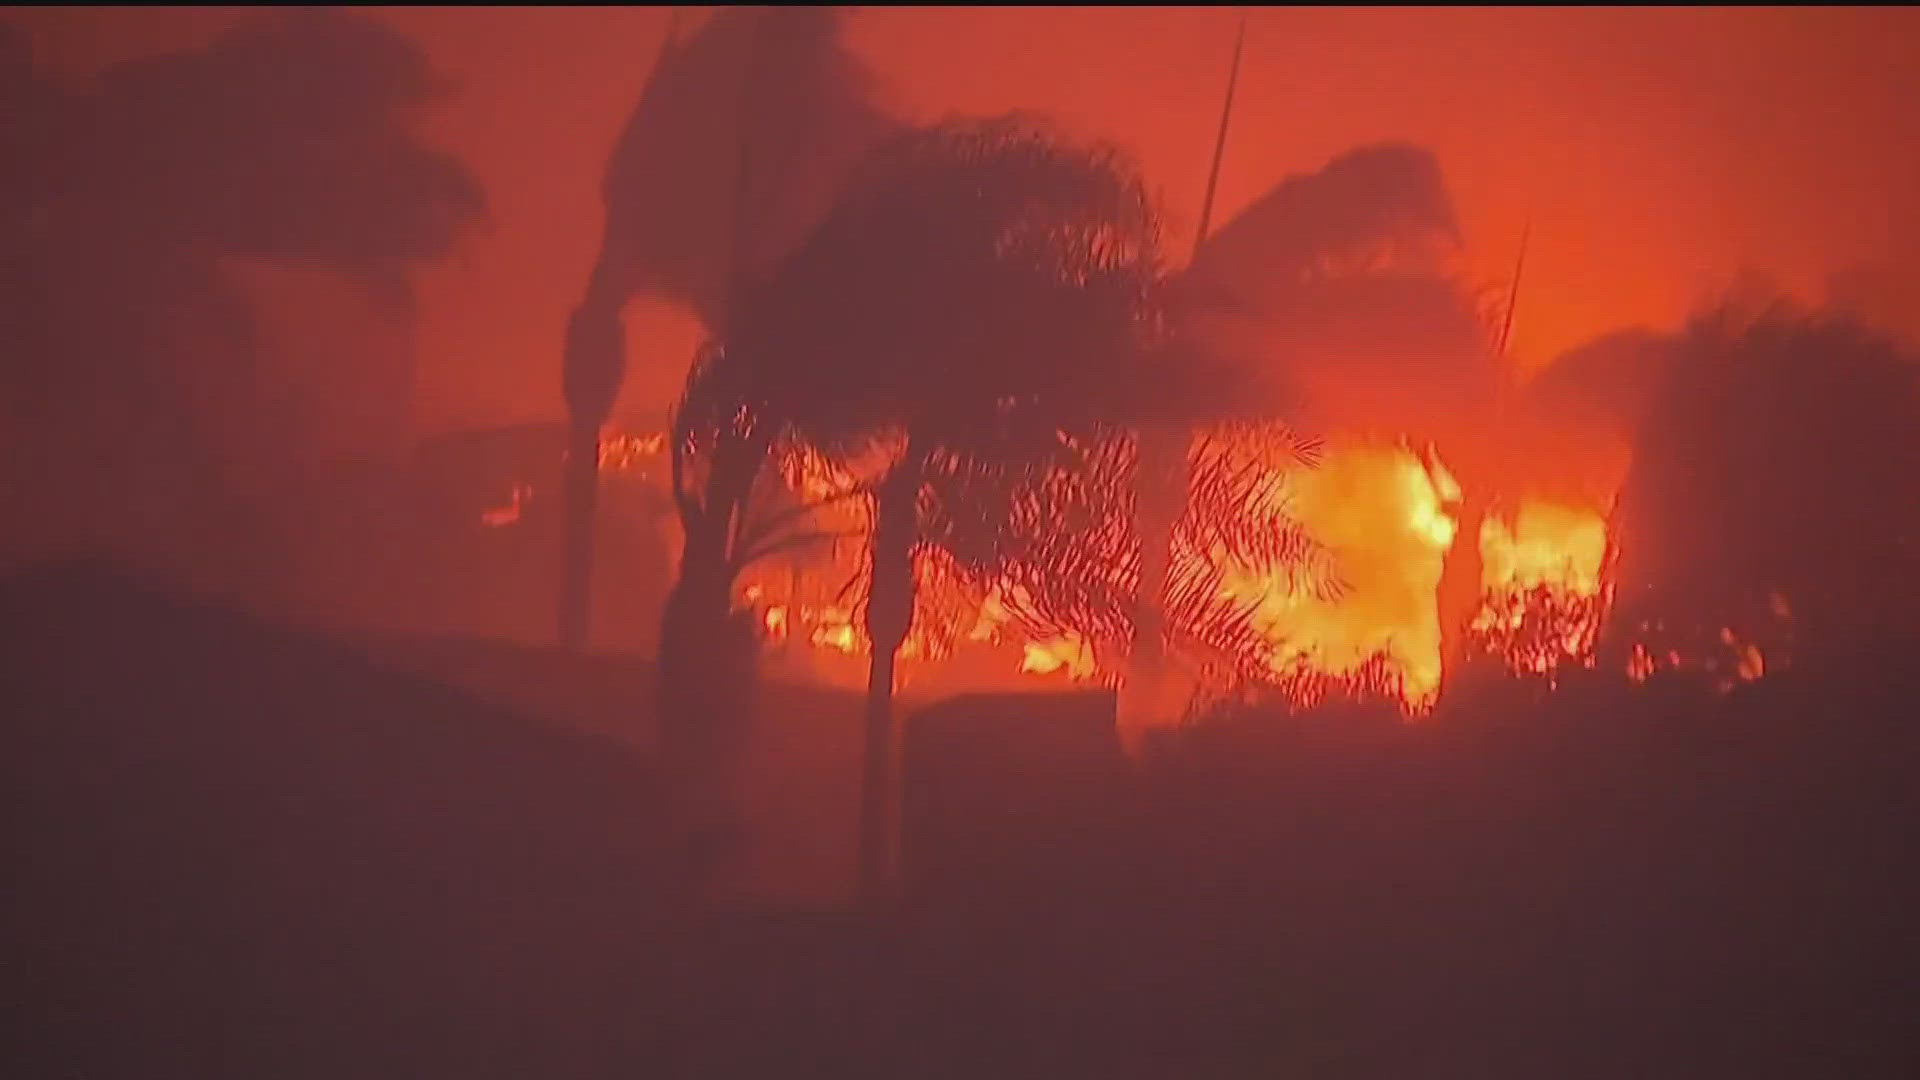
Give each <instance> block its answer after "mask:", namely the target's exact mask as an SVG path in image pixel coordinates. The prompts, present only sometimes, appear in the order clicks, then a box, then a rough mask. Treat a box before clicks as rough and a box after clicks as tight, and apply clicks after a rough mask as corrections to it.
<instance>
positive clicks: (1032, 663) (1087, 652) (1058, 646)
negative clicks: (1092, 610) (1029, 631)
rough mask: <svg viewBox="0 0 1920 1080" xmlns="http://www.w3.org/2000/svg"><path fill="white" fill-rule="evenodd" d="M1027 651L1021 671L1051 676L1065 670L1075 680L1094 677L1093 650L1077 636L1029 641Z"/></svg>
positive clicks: (1021, 662) (1022, 660) (1022, 661)
mask: <svg viewBox="0 0 1920 1080" xmlns="http://www.w3.org/2000/svg"><path fill="white" fill-rule="evenodd" d="M1025 651H1026V655H1025V656H1024V657H1023V658H1022V659H1021V661H1020V670H1021V671H1027V672H1032V673H1033V674H1035V675H1051V674H1053V673H1054V672H1056V671H1060V670H1062V669H1065V670H1066V673H1067V675H1068V676H1069V677H1070V678H1074V679H1090V678H1092V677H1093V675H1094V671H1095V667H1094V662H1093V649H1092V647H1091V646H1089V645H1088V644H1087V643H1086V642H1085V641H1083V640H1081V639H1080V638H1079V637H1078V636H1077V635H1074V636H1068V637H1059V638H1053V639H1051V640H1048V641H1029V642H1027V643H1026V646H1025Z"/></svg>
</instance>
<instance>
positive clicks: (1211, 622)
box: [483, 425, 1791, 716]
mask: <svg viewBox="0 0 1920 1080" xmlns="http://www.w3.org/2000/svg"><path fill="white" fill-rule="evenodd" d="M666 451H667V444H666V437H665V435H664V434H661V433H651V434H634V433H624V432H619V431H615V430H613V429H609V430H608V431H607V432H606V433H605V434H604V435H603V437H602V441H601V453H600V460H601V467H602V477H603V480H602V482H603V484H606V485H609V486H611V487H618V486H621V485H633V484H640V485H658V484H659V483H660V480H661V478H662V477H663V476H664V475H665V472H666V469H665V462H664V460H663V459H664V458H665V456H666ZM1119 452H1120V453H1121V454H1122V455H1123V456H1124V455H1126V454H1128V453H1130V447H1128V446H1126V445H1125V444H1124V442H1123V443H1122V444H1120V446H1119ZM1190 460H1191V464H1192V466H1193V468H1192V477H1191V484H1190V490H1189V497H1188V507H1187V510H1186V512H1185V514H1184V516H1183V517H1182V519H1181V525H1180V528H1179V531H1178V533H1177V541H1178V542H1177V545H1176V549H1175V551H1176V561H1175V569H1174V572H1173V574H1172V575H1171V582H1170V585H1169V593H1170V595H1171V596H1172V598H1173V602H1172V603H1170V604H1169V605H1168V609H1169V611H1170V612H1171V613H1172V614H1173V618H1172V620H1171V625H1170V626H1169V628H1168V638H1169V641H1170V642H1171V643H1172V646H1173V648H1174V650H1175V651H1176V653H1177V654H1178V655H1179V656H1180V658H1181V660H1182V664H1183V669H1184V670H1186V671H1188V672H1190V673H1191V677H1192V680H1193V686H1192V688H1191V690H1192V693H1193V695H1194V697H1195V698H1196V699H1197V700H1201V701H1206V700H1218V699H1220V698H1222V697H1238V698H1246V697H1249V696H1251V697H1254V698H1260V699H1275V698H1277V699H1279V700H1282V701H1285V702H1286V703H1288V704H1289V705H1290V706H1292V707H1293V708H1296V709H1311V708H1314V707H1317V706H1320V705H1322V704H1325V703H1327V702H1329V701H1331V700H1347V701H1357V702H1373V703H1384V704H1388V705H1391V706H1393V707H1395V708H1398V709H1399V710H1401V711H1402V712H1404V713H1405V714H1406V715H1408V716H1419V715H1423V714H1425V713H1426V712H1428V711H1430V710H1431V709H1432V708H1433V707H1434V705H1435V704H1436V703H1437V701H1438V699H1439V696H1440V693H1441V689H1442V686H1443V683H1444V678H1445V671H1444V670H1443V669H1444V664H1443V660H1442V655H1441V647H1440V626H1439V618H1440V615H1439V611H1438V607H1437V604H1436V597H1435V592H1436V588H1437V586H1438V582H1439V575H1440V567H1441V562H1442V560H1443V559H1444V558H1445V557H1446V555H1447V553H1448V552H1449V550H1450V549H1451V548H1452V546H1453V545H1454V544H1456V543H1461V542H1465V537H1464V536H1463V535H1462V534H1461V528H1462V527H1461V524H1460V522H1459V520H1458V518H1457V513H1458V507H1459V505H1460V502H1461V498H1462V491H1461V489H1460V484H1459V481H1458V480H1457V479H1456V478H1455V477H1454V476H1453V475H1452V474H1451V473H1450V472H1449V471H1448V470H1447V468H1446V466H1445V464H1444V463H1443V462H1442V460H1441V459H1440V457H1439V455H1437V454H1435V453H1432V452H1428V453H1425V454H1419V453H1415V452H1413V451H1412V450H1411V449H1409V448H1408V447H1407V446H1406V445H1404V444H1396V443H1385V444H1382V443H1378V442H1369V441H1365V440H1340V441H1337V442H1335V443H1333V444H1331V445H1322V444H1319V443H1317V442H1313V441H1309V440H1304V439H1302V438H1301V437H1300V436H1298V435H1297V434H1295V433H1293V432H1291V431H1290V430H1288V429H1286V428H1284V427H1280V426H1277V425H1265V426H1262V425H1232V426H1221V427H1218V428H1215V429H1213V430H1210V431H1207V432H1204V433H1202V434H1201V435H1200V436H1198V437H1197V438H1196V440H1195V442H1194V445H1193V449H1192V454H1191V455H1190ZM778 472H779V483H780V485H781V486H782V488H783V489H784V490H785V492H786V493H787V494H788V496H790V497H791V499H792V500H793V503H792V508H794V509H800V510H803V511H804V516H805V518H806V525H805V528H804V530H803V531H804V538H803V542H800V543H797V544H795V545H793V546H791V547H790V548H788V549H787V550H784V551H782V552H781V553H780V554H779V555H778V556H776V557H773V558H769V559H766V560H764V561H761V562H758V563H756V564H755V565H754V566H753V567H752V568H750V569H749V571H748V572H747V573H745V574H743V575H742V576H741V579H740V581H739V583H738V585H737V588H736V592H735V603H736V604H737V606H738V607H739V608H740V609H742V610H743V611H747V612H750V613H751V619H752V624H753V627H754V630H755V634H756V636H757V637H758V639H759V640H760V641H761V642H762V645H763V648H764V649H765V650H766V651H767V659H768V661H769V662H770V663H771V664H773V665H774V666H775V667H776V668H785V669H787V670H791V671H793V672H794V673H796V674H805V675H809V676H812V677H818V678H826V679H829V680H832V681H837V682H838V681H844V682H848V683H857V681H858V679H859V678H860V676H861V669H860V661H861V660H862V659H864V658H865V657H866V656H867V655H868V654H869V652H870V649H871V640H870V638H869V636H868V634H867V632H866V629H865V627H864V626H863V625H862V623H861V620H860V617H859V612H860V608H861V602H862V598H863V594H864V590H865V589H866V588H867V584H866V582H865V580H864V574H865V570H866V566H867V565H868V563H867V559H868V556H867V542H868V535H869V531H870V529H871V525H872V505H871V499H870V498H869V497H868V496H867V495H866V488H867V486H868V485H870V482H871V478H870V477H869V478H868V479H867V480H865V481H863V480H862V479H861V478H860V477H858V476H856V475H855V474H853V473H851V472H849V471H847V470H844V469H840V468H836V467H835V466H833V465H832V464H830V463H829V462H827V461H826V460H825V459H823V458H821V457H819V456H817V455H808V454H805V453H799V452H795V453H791V454H789V455H788V456H787V457H786V458H785V459H783V461H782V463H781V467H780V469H779V470H778ZM510 492H511V497H510V500H509V501H507V502H506V503H505V504H504V505H502V506H500V507H497V508H494V509H490V510H488V511H487V512H486V514H485V515H484V518H483V521H484V524H485V525H486V526H488V527H494V528H498V527H505V526H508V525H512V524H515V523H516V522H517V521H518V520H519V519H520V515H521V511H522V508H523V507H524V506H526V505H528V504H529V503H531V502H532V500H533V499H534V498H535V492H534V490H533V488H532V486H531V485H529V484H525V483H520V482H516V483H514V484H513V485H512V487H511V489H510ZM1032 509H1034V510H1035V511H1037V510H1038V509H1040V508H1039V507H1034V508H1032ZM1117 511H1119V512H1118V513H1117V514H1116V515H1115V519H1114V522H1115V531H1114V536H1113V538H1112V540H1111V542H1112V543H1113V544H1114V545H1115V546H1114V548H1113V549H1111V550H1107V551H1101V550H1099V549H1096V550H1095V555H1096V557H1097V561H1098V562H1100V563H1101V564H1102V565H1103V566H1104V570H1102V571H1101V572H1100V573H1099V574H1098V575H1097V577H1096V578H1095V580H1097V581H1098V582H1099V583H1100V584H1101V585H1102V586H1103V587H1104V589H1105V590H1106V591H1105V592H1098V591H1089V592H1088V593H1087V594H1085V595H1083V596H1081V597H1079V598H1077V599H1076V601H1075V602H1076V603H1078V604H1079V605H1080V607H1079V608H1078V609H1077V610H1076V609H1074V608H1072V607H1070V606H1068V607H1063V606H1061V605H1059V604H1057V602H1056V603H1055V604H1054V605H1053V606H1047V605H1043V604H1041V603H1039V602H1037V601H1036V599H1035V596H1034V594H1033V592H1032V591H1031V590H1030V589H1029V588H1028V586H1027V584H1026V583H1025V582H1026V581H1027V580H1032V578H1030V577H1024V575H1030V574H1032V573H1035V572H1036V571H1034V570H1032V569H1028V568H1020V567H1015V568H1014V569H1013V570H1011V571H1010V572H1009V573H1007V574H1006V575H1005V576H1003V577H1000V578H997V579H994V580H991V581H989V582H986V583H985V584H984V585H983V584H982V583H980V582H978V581H976V580H973V579H970V578H969V577H968V576H967V575H964V574H962V573H960V572H958V570H957V568H956V567H955V565H954V563H953V559H952V557H951V556H950V555H948V554H947V553H945V552H944V551H943V550H942V549H941V548H940V547H938V546H937V545H931V544H923V545H921V546H920V548H919V549H918V550H917V551H916V553H915V556H914V574H915V578H916V581H917V584H918V588H917V591H916V599H915V612H914V620H913V624H912V630H911V632H910V633H909V635H908V637H907V639H906V641H905V642H904V643H903V645H902V646H901V649H900V657H901V660H902V661H903V663H902V668H901V672H900V675H899V679H900V682H901V684H902V685H910V684H912V683H914V682H916V681H918V680H920V679H922V678H924V677H927V675H928V673H929V672H930V671H931V670H932V668H933V666H934V665H951V666H955V667H957V668H959V669H962V671H963V672H964V673H965V675H964V676H963V677H973V678H978V679H979V680H981V681H985V682H990V683H998V684H1003V685H1019V684H1022V683H1028V682H1032V683H1038V684H1040V685H1046V684H1059V685H1105V686H1115V685H1118V684H1120V683H1121V682H1122V681H1123V680H1124V679H1125V675H1126V669H1125V664H1124V661H1125V657H1126V642H1127V640H1128V635H1129V634H1130V633H1131V626H1130V625H1129V624H1128V622H1127V619H1126V615H1125V608H1124V606H1123V605H1122V604H1120V603H1119V602H1118V600H1117V599H1115V597H1119V596H1122V595H1124V594H1125V593H1126V591H1127V590H1130V589H1132V588H1133V587H1134V585H1135V583H1136V582H1137V580H1138V542H1137V539H1135V538H1133V537H1132V536H1131V535H1129V534H1128V530H1126V529H1124V528H1121V527H1119V525H1118V523H1119V522H1121V521H1123V520H1125V519H1126V518H1127V517H1128V516H1129V515H1128V513H1127V511H1130V507H1129V506H1125V505H1121V506H1119V507H1117ZM1039 524H1040V523H1039V522H1036V523H1035V525H1036V529H1037V528H1038V526H1039ZM1477 540H1478V551H1479V556H1480V563H1479V564H1480V567H1481V597H1480V604H1479V607H1478V609H1477V610H1476V611H1475V612H1474V614H1473V615H1472V618H1471V620H1470V622H1469V623H1468V625H1467V640H1468V643H1469V649H1470V655H1471V656H1478V657H1484V658H1487V659H1489V660H1491V661H1493V662H1495V663H1498V664H1499V665H1500V666H1501V667H1502V668H1504V670H1506V671H1507V672H1508V674H1509V676H1511V677H1517V678H1538V679H1543V680H1545V681H1546V682H1548V683H1549V684H1552V683H1554V682H1555V681H1557V679H1558V677H1559V674H1560V673H1561V672H1562V671H1563V670H1565V669H1567V668H1570V667H1571V668H1581V669H1593V668H1595V667H1596V666H1598V665H1599V664H1600V662H1601V660H1602V657H1603V645H1604V643H1605V642H1606V641H1607V640H1609V639H1613V638H1617V639H1619V640H1621V641H1623V642H1625V644H1624V645H1623V646H1622V647H1621V648H1622V651H1623V657H1624V658H1623V659H1622V660H1621V662H1620V665H1619V666H1620V668H1621V670H1622V672H1623V673H1624V674H1626V675H1627V676H1629V677H1630V678H1631V679H1632V680H1633V681H1635V682H1644V681H1646V680H1647V679H1648V678H1650V677H1653V676H1655V675H1656V674H1660V673H1668V674H1679V675H1692V676H1698V677H1700V678H1703V679H1706V680H1708V681H1710V682H1712V683H1713V684H1715V685H1717V686H1718V687H1720V688H1721V689H1723V690H1724V689H1727V688H1730V687H1731V686H1733V685H1737V684H1738V683H1739V682H1744V681H1751V680H1754V679H1758V678H1760V677H1762V676H1764V675H1765V674H1766V672H1767V671H1768V670H1769V667H1770V665H1771V666H1779V665H1781V664H1784V663H1786V662H1787V658H1788V655H1789V650H1788V648H1787V645H1786V640H1785V635H1786V634H1787V632H1788V628H1789V627H1790V623H1791V618H1790V617H1791V611H1790V609H1789V607H1788V605H1787V602H1786V600H1785V598H1784V597H1783V596H1781V595H1780V594H1778V593H1777V592H1776V593H1773V594H1771V595H1770V596H1769V597H1768V598H1767V600H1766V603H1765V604H1764V605H1762V606H1761V607H1760V608H1759V609H1758V611H1757V612H1756V615H1755V618H1753V619H1750V620H1748V622H1749V623H1750V624H1751V625H1750V626H1744V627H1742V628H1736V627H1733V626H1720V627H1712V628H1708V629H1706V630H1704V631H1697V632H1696V631H1691V630H1689V631H1686V632H1681V630H1680V629H1679V628H1678V627H1677V626H1675V625H1670V624H1668V623H1665V622H1660V621H1655V620H1647V621H1642V622H1639V623H1637V624H1636V625H1634V626H1633V627H1631V628H1625V627H1616V626H1613V625H1612V624H1611V622H1610V618H1611V616H1612V613H1613V599H1614V590H1615V587H1616V564H1617V561H1618V560H1617V555H1618V546H1617V543H1616V532H1615V527H1614V523H1613V522H1612V521H1611V520H1610V518H1609V516H1608V514H1607V513H1606V512H1605V511H1603V510H1601V509H1599V508H1598V507H1594V506H1585V505H1579V504H1578V500H1572V499H1544V498H1522V499H1519V500H1517V501H1516V502H1515V503H1514V509H1513V510H1512V511H1511V512H1507V513H1500V512H1496V513H1491V514H1489V515H1487V516H1486V517H1485V519H1484V520H1483V521H1482V522H1481V526H1480V530H1479V535H1478V538H1477ZM1023 578H1024V579H1023Z"/></svg>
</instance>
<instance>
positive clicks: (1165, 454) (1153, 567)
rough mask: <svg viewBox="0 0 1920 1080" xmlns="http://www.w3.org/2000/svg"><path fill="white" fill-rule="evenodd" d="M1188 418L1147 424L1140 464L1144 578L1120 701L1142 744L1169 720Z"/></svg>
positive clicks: (1124, 720)
mask: <svg viewBox="0 0 1920 1080" xmlns="http://www.w3.org/2000/svg"><path fill="white" fill-rule="evenodd" d="M1191 442H1192V432H1191V430H1190V429H1189V428H1188V426H1187V425H1185V424H1178V423H1159V424H1144V425H1142V426H1141V428H1140V443H1139V446H1140V451H1139V459H1138V464H1137V465H1136V467H1135V474H1134V476H1135V479H1134V484H1135V487H1134V497H1135V500H1136V502H1135V521H1136V522H1137V527H1138V531H1139V534H1140V584H1139V589H1138V592H1137V593H1136V594H1135V598H1134V618H1133V626H1134V631H1133V649H1132V652H1131V654H1130V655H1129V656H1128V660H1127V681H1126V686H1125V687H1124V688H1123V689H1122V692H1121V695H1120V701H1119V713H1120V715H1119V724H1120V736H1121V739H1122V741H1123V742H1124V743H1125V744H1126V745H1127V747H1128V748H1129V749H1130V750H1133V749H1137V748H1138V746H1139V740H1140V737H1141V735H1142V734H1143V732H1144V731H1145V729H1146V728H1149V727H1153V726H1156V725H1162V724H1166V723H1169V722H1170V721H1171V719H1172V718H1171V717H1168V716H1165V715H1162V714H1163V713H1165V712H1166V711H1167V710H1168V709H1169V708H1171V706H1170V704H1169V700H1168V699H1169V695H1168V694H1167V693H1166V689H1167V688H1166V685H1165V684H1166V681H1167V674H1168V673H1167V670H1166V648H1165V634H1166V626H1167V615H1166V593H1167V582H1168V579H1169V578H1170V576H1171V574H1172V569H1173V533H1174V529H1175V527H1176V526H1177V525H1178V524H1179V522H1180V515H1181V513H1182V512H1184V511H1185V510H1186V502H1187V500H1186V495H1187V490H1188V487H1189V486H1190V484H1191V477H1190V476H1189V475H1188V474H1189V472H1190V470H1191V463H1190V462H1189V460H1188V449H1189V446H1190V445H1191Z"/></svg>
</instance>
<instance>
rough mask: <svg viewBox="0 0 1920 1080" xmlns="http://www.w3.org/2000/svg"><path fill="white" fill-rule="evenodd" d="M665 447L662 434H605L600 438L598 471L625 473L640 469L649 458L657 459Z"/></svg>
mask: <svg viewBox="0 0 1920 1080" xmlns="http://www.w3.org/2000/svg"><path fill="white" fill-rule="evenodd" d="M666 446H667V437H666V436H665V435H663V434H659V433H655V434H652V435H626V434H621V433H617V432H605V433H602V434H601V436H600V470H601V471H602V472H626V471H629V470H632V469H637V468H639V467H641V466H642V465H643V464H644V463H645V462H646V461H647V459H649V458H653V457H658V456H659V454H660V452H661V451H662V450H665V449H666Z"/></svg>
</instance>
